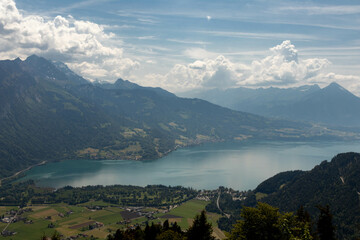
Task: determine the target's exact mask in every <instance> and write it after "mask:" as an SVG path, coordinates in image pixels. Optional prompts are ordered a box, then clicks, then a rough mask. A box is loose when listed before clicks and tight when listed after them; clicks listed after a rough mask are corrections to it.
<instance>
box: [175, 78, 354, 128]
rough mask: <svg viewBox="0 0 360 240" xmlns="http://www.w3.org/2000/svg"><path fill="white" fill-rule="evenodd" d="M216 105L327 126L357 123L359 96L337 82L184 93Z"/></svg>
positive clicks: (350, 125)
mask: <svg viewBox="0 0 360 240" xmlns="http://www.w3.org/2000/svg"><path fill="white" fill-rule="evenodd" d="M182 96H196V97H199V98H201V99H204V100H207V101H210V102H212V103H214V104H219V105H220V106H225V107H228V108H231V109H234V110H238V111H245V112H250V113H253V114H258V115H261V116H266V117H274V118H280V119H288V120H298V121H307V122H313V123H320V124H324V125H328V126H340V127H353V128H359V127H360V98H359V97H357V96H355V95H354V94H352V93H351V92H349V91H348V90H346V89H345V88H343V87H342V86H340V85H339V84H338V83H336V82H333V83H330V84H329V85H328V86H327V87H324V88H320V87H319V86H318V85H304V86H301V87H296V88H274V87H270V88H258V89H250V88H244V87H240V88H233V89H227V90H219V89H217V90H209V91H203V92H197V93H191V92H190V93H187V94H183V95H182Z"/></svg>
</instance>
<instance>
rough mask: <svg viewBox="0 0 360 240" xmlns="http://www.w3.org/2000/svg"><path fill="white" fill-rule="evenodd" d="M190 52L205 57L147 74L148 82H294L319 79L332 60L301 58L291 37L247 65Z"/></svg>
mask: <svg viewBox="0 0 360 240" xmlns="http://www.w3.org/2000/svg"><path fill="white" fill-rule="evenodd" d="M195 50H196V49H195ZM196 52H198V53H200V54H197V53H196ZM188 53H189V55H190V56H193V57H199V58H201V56H203V58H202V59H201V60H196V61H194V62H193V63H190V64H187V65H184V64H176V65H175V66H174V67H173V68H172V69H171V70H170V71H169V72H168V73H167V74H165V75H159V74H157V75H147V76H146V79H147V83H148V84H149V83H151V82H153V83H155V82H156V85H157V86H159V85H160V86H161V87H164V88H166V89H168V90H170V91H175V92H181V91H187V90H192V89H194V88H195V89H196V88H197V89H200V88H223V89H224V88H231V87H236V86H256V87H268V86H273V85H276V86H292V85H297V84H306V83H309V82H315V81H316V79H317V78H319V77H323V76H324V69H325V68H326V66H328V65H329V64H330V62H329V61H328V60H327V59H323V58H309V59H304V60H302V59H299V57H298V51H297V49H296V48H295V46H294V45H293V44H291V42H290V41H289V40H286V41H283V42H282V43H281V44H279V45H277V46H275V47H273V48H270V53H271V54H270V55H269V56H267V57H265V58H263V59H260V60H255V61H253V62H252V63H251V64H247V65H246V64H241V63H238V62H233V61H230V60H229V59H228V58H226V57H225V56H223V55H219V56H217V57H213V54H208V53H207V52H204V53H202V52H201V51H194V49H189V50H188ZM190 53H191V54H190ZM205 56H206V57H205Z"/></svg>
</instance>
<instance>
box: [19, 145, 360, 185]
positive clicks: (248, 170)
mask: <svg viewBox="0 0 360 240" xmlns="http://www.w3.org/2000/svg"><path fill="white" fill-rule="evenodd" d="M349 151H353V152H360V142H282V141H271V142H259V141H247V142H222V143H209V144H204V145H200V146H195V147H189V148H183V149H178V150H176V151H174V152H172V153H170V154H169V155H167V156H166V157H164V158H161V159H157V160H152V161H128V160H101V161H99V160H71V161H70V160H68V161H62V162H56V163H48V164H46V165H42V166H38V167H35V168H33V169H31V170H30V171H28V172H27V173H26V174H27V175H26V176H25V177H24V178H22V179H21V180H24V179H34V180H35V181H36V184H37V185H38V186H46V187H55V188H59V187H63V186H66V185H70V186H74V187H75V186H76V187H78V186H86V185H113V184H123V185H138V186H146V185H149V184H163V185H171V186H177V185H181V186H186V187H193V188H196V189H216V188H217V187H218V186H226V187H231V188H233V189H237V190H248V189H253V188H255V187H256V186H257V185H258V184H259V183H261V182H262V181H263V180H265V179H267V178H269V177H271V176H273V175H275V174H277V173H279V172H282V171H287V170H296V169H301V170H310V169H312V168H313V167H314V166H315V165H317V164H319V163H321V162H322V161H323V160H331V158H332V157H333V156H334V155H336V154H337V153H341V152H349Z"/></svg>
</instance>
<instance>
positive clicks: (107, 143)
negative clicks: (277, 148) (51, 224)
mask: <svg viewBox="0 0 360 240" xmlns="http://www.w3.org/2000/svg"><path fill="white" fill-rule="evenodd" d="M0 100H1V101H0V145H1V146H2V147H1V149H0V169H1V171H0V176H1V177H4V176H8V175H10V174H12V173H14V172H16V171H19V170H21V169H24V168H25V167H28V166H30V165H33V164H36V163H39V162H41V161H44V160H46V161H54V160H62V159H79V158H86V159H89V158H92V159H155V158H159V157H161V156H164V155H165V154H167V153H169V152H170V151H172V150H174V149H176V148H177V147H182V146H187V145H191V144H198V143H201V142H206V141H224V140H244V139H247V138H257V139H275V138H283V139H305V138H307V139H314V138H315V139H319V138H338V139H339V138H341V139H343V138H353V137H354V135H353V134H351V133H344V132H339V131H333V130H329V129H325V128H321V127H316V126H313V125H310V124H299V123H296V122H290V121H278V120H271V119H266V118H263V117H259V116H256V115H253V114H248V113H244V112H237V111H232V110H229V109H226V108H223V107H219V106H216V105H214V104H211V103H208V102H206V101H203V100H199V99H185V98H178V97H176V96H175V95H174V94H171V93H169V92H167V91H165V90H163V89H159V88H144V87H140V86H138V85H136V84H133V83H130V82H128V81H124V80H121V79H119V80H118V81H117V82H116V83H115V84H91V83H90V82H88V81H87V80H85V79H83V78H82V77H80V76H78V75H76V74H75V73H73V72H72V71H71V70H70V69H68V68H67V67H66V65H64V64H62V63H54V62H51V61H48V60H46V59H44V58H41V57H38V56H35V55H33V56H30V57H29V58H27V59H26V60H25V61H22V60H20V59H15V60H13V61H10V60H6V61H0ZM355 137H356V136H355Z"/></svg>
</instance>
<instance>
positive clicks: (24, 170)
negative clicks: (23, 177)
mask: <svg viewBox="0 0 360 240" xmlns="http://www.w3.org/2000/svg"><path fill="white" fill-rule="evenodd" d="M45 163H46V161H42V162H41V163H38V164H35V165H32V166H30V167H27V168H25V169H23V170H21V171H18V172H17V173H15V174H13V175H11V176H10V177H6V178H3V179H0V186H1V182H2V181H4V180H7V179H11V178H14V177H16V176H18V175H19V174H21V173H23V172H26V171H28V170H30V169H32V168H33V167H36V166H40V165H44V164H45Z"/></svg>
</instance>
